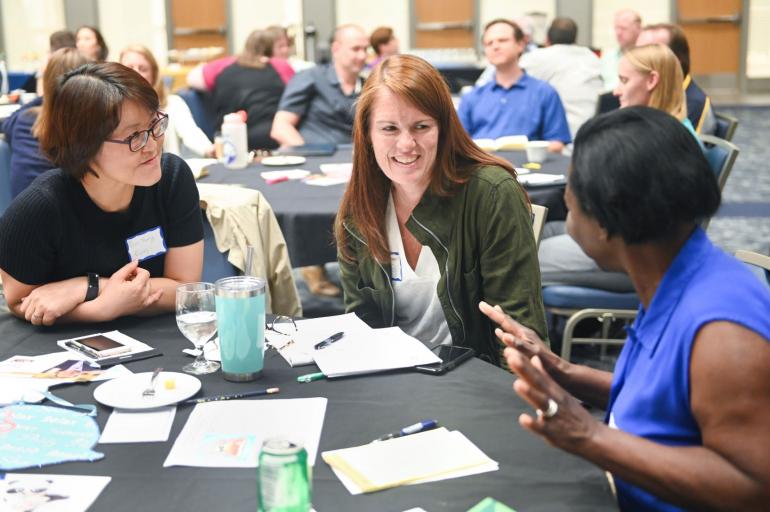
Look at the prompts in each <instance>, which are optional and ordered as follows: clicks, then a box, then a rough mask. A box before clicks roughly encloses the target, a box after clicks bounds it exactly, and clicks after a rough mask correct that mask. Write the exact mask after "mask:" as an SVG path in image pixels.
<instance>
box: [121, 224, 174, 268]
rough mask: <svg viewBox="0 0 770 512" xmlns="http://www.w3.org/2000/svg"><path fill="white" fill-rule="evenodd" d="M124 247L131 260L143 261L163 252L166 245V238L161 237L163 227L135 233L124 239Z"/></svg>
mask: <svg viewBox="0 0 770 512" xmlns="http://www.w3.org/2000/svg"><path fill="white" fill-rule="evenodd" d="M126 247H127V248H128V256H129V257H130V260H131V261H134V260H138V261H144V260H148V259H150V258H154V257H155V256H158V255H161V254H164V253H165V252H166V250H167V247H166V240H165V239H164V238H163V229H162V228H161V227H160V226H158V227H155V228H152V229H148V230H147V231H142V232H141V233H137V234H136V235H134V236H132V237H131V238H127V239H126Z"/></svg>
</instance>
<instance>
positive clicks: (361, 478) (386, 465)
mask: <svg viewBox="0 0 770 512" xmlns="http://www.w3.org/2000/svg"><path fill="white" fill-rule="evenodd" d="M321 456H322V457H323V460H324V461H325V462H326V463H327V464H329V465H330V466H331V467H332V468H333V469H334V470H336V471H338V472H340V473H341V474H343V475H344V476H345V477H347V478H349V479H350V480H351V481H352V482H353V483H354V484H355V485H356V486H357V487H358V488H360V490H361V491H363V492H374V491H380V490H383V489H388V488H391V487H398V486H400V485H406V484H411V483H416V482H418V481H421V480H429V479H439V478H441V477H443V478H452V477H453V476H455V475H456V476H459V475H460V474H464V472H466V471H468V470H473V469H475V468H479V467H482V466H487V467H488V468H490V469H489V470H490V471H492V470H496V469H497V463H496V462H495V461H493V460H492V459H490V458H489V457H488V456H487V455H486V454H485V453H484V452H482V451H481V450H480V449H479V448H478V447H477V446H476V445H475V444H473V443H472V442H471V441H470V440H469V439H468V438H467V437H465V436H464V435H463V434H462V433H461V432H457V431H449V430H447V429H446V428H443V427H442V428H438V429H434V430H429V431H427V432H421V433H419V434H413V435H410V436H404V437H399V438H397V439H392V440H390V441H383V442H377V443H370V444H366V445H363V446H356V447H353V448H345V449H342V450H334V451H328V452H324V453H322V454H321Z"/></svg>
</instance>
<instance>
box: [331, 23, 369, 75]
mask: <svg viewBox="0 0 770 512" xmlns="http://www.w3.org/2000/svg"><path fill="white" fill-rule="evenodd" d="M368 47H369V36H368V35H367V34H366V32H364V29H362V28H361V27H359V26H358V25H340V26H339V27H337V29H336V30H335V31H334V38H333V39H332V57H333V59H334V66H335V67H336V69H337V72H338V73H343V74H350V75H357V74H358V73H360V72H361V70H362V69H364V64H365V63H366V49H367V48H368Z"/></svg>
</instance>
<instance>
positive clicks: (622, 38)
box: [615, 9, 642, 51]
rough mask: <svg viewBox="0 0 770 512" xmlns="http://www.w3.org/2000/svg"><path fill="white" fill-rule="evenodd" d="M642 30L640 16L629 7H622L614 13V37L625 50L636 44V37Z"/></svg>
mask: <svg viewBox="0 0 770 512" xmlns="http://www.w3.org/2000/svg"><path fill="white" fill-rule="evenodd" d="M641 31H642V17H641V16H639V13H638V12H636V11H633V10H631V9H622V10H620V11H618V12H616V13H615V39H616V40H617V41H618V45H619V46H620V48H621V49H622V50H623V51H625V50H629V49H631V48H633V47H634V45H636V39H637V38H638V37H639V33H640V32H641Z"/></svg>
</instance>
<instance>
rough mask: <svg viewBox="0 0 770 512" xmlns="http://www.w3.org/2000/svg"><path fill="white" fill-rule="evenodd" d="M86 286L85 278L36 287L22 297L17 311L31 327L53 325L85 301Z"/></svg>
mask: <svg viewBox="0 0 770 512" xmlns="http://www.w3.org/2000/svg"><path fill="white" fill-rule="evenodd" d="M87 286H88V284H87V282H86V281H85V278H78V279H68V280H66V281H59V282H57V283H49V284H44V285H43V286H38V287H37V288H35V289H34V290H32V291H31V292H30V294H29V295H27V296H26V297H22V299H21V305H20V306H19V311H21V313H22V314H23V315H24V318H25V319H26V320H27V321H28V322H30V323H31V324H32V325H53V324H54V322H56V320H57V319H58V318H59V317H61V316H63V315H66V314H67V313H69V312H70V311H72V310H73V309H75V308H76V307H77V305H78V304H80V303H81V302H83V301H84V300H85V297H86V288H87Z"/></svg>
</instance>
